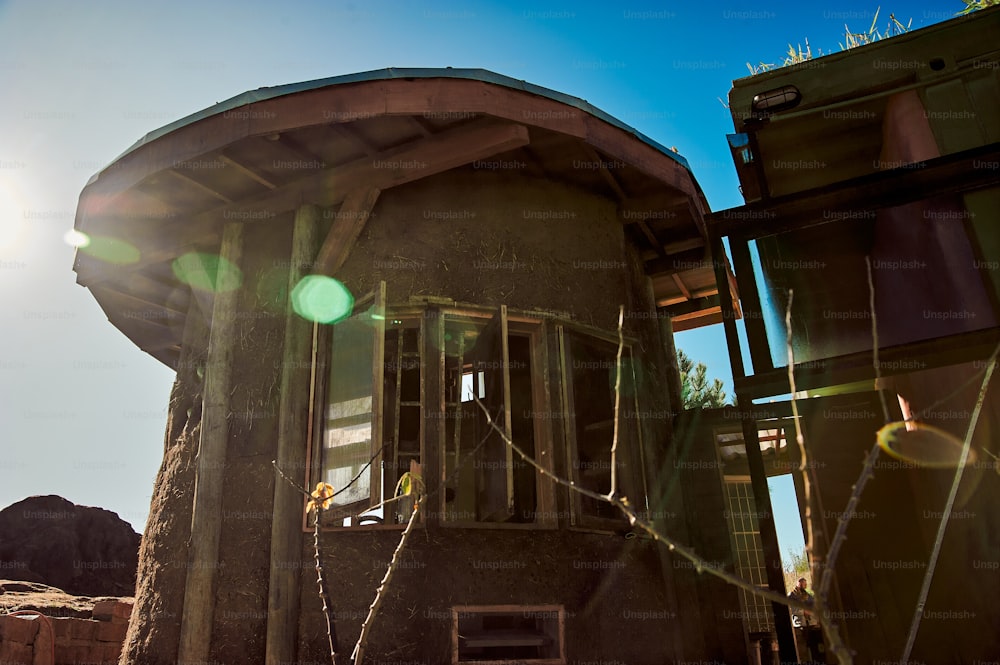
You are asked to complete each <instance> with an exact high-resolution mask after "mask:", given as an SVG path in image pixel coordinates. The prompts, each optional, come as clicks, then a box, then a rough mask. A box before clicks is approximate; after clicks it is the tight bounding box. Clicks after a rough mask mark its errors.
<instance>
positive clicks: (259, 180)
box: [218, 153, 278, 189]
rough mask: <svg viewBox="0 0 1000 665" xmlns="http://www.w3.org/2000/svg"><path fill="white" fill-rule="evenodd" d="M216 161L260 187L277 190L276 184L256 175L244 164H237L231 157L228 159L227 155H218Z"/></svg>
mask: <svg viewBox="0 0 1000 665" xmlns="http://www.w3.org/2000/svg"><path fill="white" fill-rule="evenodd" d="M218 159H219V161H220V162H225V163H226V164H228V165H229V166H232V167H233V168H234V169H236V170H237V171H239V172H240V173H242V174H243V175H245V176H246V177H248V178H250V179H251V180H253V181H254V182H256V183H258V184H260V185H264V186H265V187H267V188H268V189H277V187H278V185H277V184H276V183H273V182H271V181H270V180H268V179H267V178H265V177H264V176H262V175H261V174H259V173H257V172H256V171H254V170H253V169H252V168H250V167H249V166H247V165H246V164H243V163H242V162H239V161H237V160H235V159H233V158H232V157H230V156H229V155H226V154H225V153H221V154H219V158H218Z"/></svg>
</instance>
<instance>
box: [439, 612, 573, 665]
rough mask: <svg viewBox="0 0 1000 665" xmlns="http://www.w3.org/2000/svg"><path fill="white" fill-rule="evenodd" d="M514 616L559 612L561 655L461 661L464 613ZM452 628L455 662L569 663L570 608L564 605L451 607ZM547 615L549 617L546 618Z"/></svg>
mask: <svg viewBox="0 0 1000 665" xmlns="http://www.w3.org/2000/svg"><path fill="white" fill-rule="evenodd" d="M463 614H465V615H474V614H481V615H484V616H485V615H490V614H494V615H505V614H507V615H511V614H521V615H525V614H536V615H539V614H540V615H550V614H551V615H555V616H553V617H552V620H553V621H555V623H556V626H555V629H556V630H555V632H556V633H557V635H558V637H557V646H558V650H559V655H558V656H556V657H555V658H504V659H498V660H461V659H460V658H459V652H460V634H459V630H458V627H459V620H460V619H461V618H462V615H463ZM451 616H452V628H451V663H452V665H463V664H464V663H476V664H477V665H513V664H515V663H530V664H531V665H566V662H567V659H566V607H565V606H564V605H454V606H452V608H451ZM546 618H547V617H546Z"/></svg>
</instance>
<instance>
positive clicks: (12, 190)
mask: <svg viewBox="0 0 1000 665" xmlns="http://www.w3.org/2000/svg"><path fill="white" fill-rule="evenodd" d="M24 231H25V220H24V203H23V197H22V196H21V195H20V192H19V191H18V190H17V187H16V186H15V185H14V183H12V182H11V181H10V180H9V179H7V178H4V177H0V250H12V249H16V248H17V245H18V242H19V241H20V240H21V238H22V237H23V235H24Z"/></svg>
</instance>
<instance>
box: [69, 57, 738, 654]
mask: <svg viewBox="0 0 1000 665" xmlns="http://www.w3.org/2000/svg"><path fill="white" fill-rule="evenodd" d="M707 212H708V207H707V204H706V202H705V199H704V196H703V195H702V193H701V191H700V188H699V186H698V184H697V183H696V181H695V179H694V177H693V176H692V174H691V172H690V169H689V168H688V167H687V164H686V162H685V160H684V159H683V158H682V157H681V156H680V155H678V154H676V153H675V152H674V151H672V150H670V149H666V148H664V147H663V146H660V145H659V144H657V143H655V142H654V141H652V140H650V139H648V138H646V137H644V136H643V135H641V134H639V133H638V132H636V131H635V130H633V129H631V128H629V127H627V126H625V125H623V124H622V123H620V122H619V121H617V120H615V119H614V118H611V117H609V116H608V115H606V114H604V113H603V112H601V111H599V110H597V109H596V108H594V107H592V106H590V105H589V104H587V103H586V102H583V101H582V100H579V99H576V98H573V97H569V96H566V95H563V94H560V93H556V92H553V91H551V90H547V89H543V88H539V87H537V86H533V85H530V84H527V83H524V82H522V81H515V80H512V79H509V78H506V77H503V76H499V75H496V74H493V73H490V72H486V71H482V70H459V69H430V70H414V69H402V70H400V69H391V70H382V71H375V72H367V73H363V74H356V75H351V76H342V77H337V78H332V79H326V80H320V81H311V82H306V83H300V84H295V85H288V86H282V87H277V88H265V89H261V90H257V91H253V92H248V93H245V94H243V95H239V96H237V97H235V98H233V99H231V100H228V101H226V102H223V103H221V104H218V105H216V106H214V107H212V108H209V109H206V110H204V111H202V112H199V113H196V114H194V115H192V116H189V117H187V118H184V119H181V120H179V121H177V122H175V123H173V124H172V125H168V126H166V127H164V128H162V129H160V130H158V131H155V132H153V133H151V134H149V135H148V136H146V137H145V138H144V139H142V140H141V141H140V142H138V143H137V144H136V145H134V146H133V147H131V148H130V149H129V150H128V151H126V152H125V154H123V155H122V156H121V157H119V158H118V159H117V160H116V161H115V162H114V163H112V164H111V165H110V166H108V167H107V168H106V169H104V170H103V171H101V172H100V173H99V174H97V175H96V176H95V177H94V178H93V179H92V180H91V181H90V182H89V183H88V185H87V187H86V188H85V190H84V191H83V193H82V195H81V198H80V204H79V210H78V214H77V220H76V228H77V230H78V231H80V232H82V233H85V234H87V236H88V237H89V238H90V244H89V245H88V246H86V247H82V248H81V249H80V251H79V252H78V255H77V260H76V265H75V270H76V272H77V274H78V281H79V282H80V283H81V284H82V285H84V286H86V287H87V288H89V289H90V291H91V293H92V294H93V295H94V297H95V298H96V299H97V301H98V302H99V303H100V305H101V307H102V308H103V309H104V311H105V312H106V313H107V315H108V318H109V320H110V321H111V323H112V324H113V325H115V326H116V327H117V328H118V329H119V330H121V331H122V332H123V333H124V334H125V335H127V336H128V337H129V338H130V339H131V340H132V341H134V342H135V344H137V345H138V346H139V347H140V348H142V349H143V350H145V351H146V352H148V353H149V354H151V355H152V356H154V357H156V358H157V359H159V360H161V361H162V362H163V363H165V364H167V365H168V366H170V367H172V368H175V369H176V370H177V379H176V383H175V385H174V389H173V392H172V395H171V402H170V410H169V422H168V426H167V433H166V440H165V449H164V460H163V465H162V467H161V469H160V472H159V475H158V478H157V481H156V487H155V490H154V496H153V501H152V506H151V511H150V516H149V521H148V527H147V530H146V533H145V536H144V539H143V545H142V551H141V554H140V569H139V582H138V588H137V592H136V597H137V600H136V608H135V613H134V617H135V619H134V620H133V621H132V624H131V628H130V631H129V635H128V638H127V642H126V645H125V651H124V656H123V662H129V663H144V664H152V663H205V662H211V663H216V662H218V663H248V662H267V663H273V664H277V663H290V662H300V663H312V662H328V660H329V654H328V651H329V650H328V648H327V640H326V628H325V624H324V619H323V616H322V613H321V611H320V607H321V606H320V601H319V598H318V595H317V587H316V579H315V571H314V569H313V563H312V559H313V554H312V535H311V533H310V531H311V529H310V528H309V526H308V525H307V524H306V520H305V502H304V498H303V497H302V496H301V494H299V493H298V492H297V491H296V490H295V489H294V488H293V487H291V486H290V485H289V484H287V483H285V482H282V481H277V482H276V480H275V473H274V470H273V469H272V465H271V461H272V460H277V461H278V463H279V465H280V466H281V468H282V469H283V470H284V471H285V472H286V473H288V474H289V475H290V476H292V477H293V478H295V480H296V481H297V482H299V483H301V484H302V485H305V486H307V487H312V486H313V485H315V483H316V482H318V481H326V482H330V483H331V484H333V485H334V486H335V487H336V488H337V489H343V488H345V487H346V488H349V489H347V491H345V492H344V493H343V494H341V495H340V496H338V497H337V499H336V505H335V507H334V508H333V509H332V510H330V511H328V512H327V513H325V515H324V523H325V530H324V533H323V537H322V543H323V545H322V546H323V557H324V562H325V566H326V579H327V586H328V592H329V595H330V598H331V605H332V610H333V612H334V614H335V617H336V620H335V630H336V637H337V640H338V652H339V658H340V662H346V659H347V658H348V656H349V654H350V653H351V649H352V647H353V645H354V642H355V640H356V639H357V636H358V634H359V632H360V627H361V623H362V620H363V618H364V617H365V614H366V613H367V608H368V606H369V604H370V603H371V602H372V599H373V598H374V594H375V590H376V588H377V586H378V583H379V580H381V578H382V575H383V573H384V571H385V567H386V565H387V563H388V561H389V559H390V556H391V554H392V551H393V549H394V548H395V546H396V544H397V542H398V541H399V538H400V534H401V530H402V529H403V526H404V522H405V521H406V520H407V518H408V515H409V510H410V508H409V507H408V506H403V505H402V502H396V503H394V504H390V505H389V506H386V507H384V508H380V509H378V510H374V511H372V510H368V508H369V507H370V506H372V505H374V504H376V503H378V502H379V501H381V500H383V499H385V498H389V497H391V496H392V495H393V491H394V487H395V485H396V482H397V480H398V479H399V478H400V476H401V474H402V473H404V472H406V471H409V470H410V469H411V468H419V469H421V471H422V475H423V478H424V480H425V482H426V486H427V492H428V496H429V498H428V504H427V509H426V510H425V511H423V512H422V513H421V516H420V518H419V523H418V525H417V527H416V529H417V531H416V532H415V533H414V534H413V536H412V537H411V538H410V540H409V544H408V545H407V547H406V549H405V551H404V554H403V561H402V563H401V565H400V567H399V570H398V572H397V573H396V575H395V577H394V579H393V581H392V584H391V587H390V591H389V594H388V597H387V599H386V601H385V602H384V604H383V606H382V609H381V612H380V614H379V616H378V618H377V619H376V623H375V625H374V629H373V634H372V638H371V640H370V642H369V645H368V648H367V656H368V660H369V661H370V662H384V663H390V662H426V663H451V662H466V661H473V660H474V661H514V660H516V661H518V662H545V663H572V662H579V661H585V660H586V661H602V662H626V663H636V664H639V663H650V664H652V663H662V662H671V661H674V660H677V659H684V658H688V659H690V658H712V657H719V658H723V657H724V658H726V659H727V661H730V660H732V661H733V662H736V661H739V660H740V659H745V658H746V649H745V637H744V635H743V630H742V625H741V624H740V622H739V621H738V620H730V621H728V622H719V621H717V620H716V619H715V618H713V617H703V616H701V613H700V612H701V611H700V604H699V600H698V599H699V594H701V595H704V594H706V593H711V591H712V589H713V588H715V585H713V582H712V581H710V580H705V579H703V578H700V577H699V576H698V575H697V574H696V573H695V571H694V570H693V567H692V566H690V565H689V564H688V563H687V562H686V561H685V560H682V559H679V558H678V557H675V556H673V555H671V554H670V553H668V552H667V551H666V548H664V547H658V546H657V545H656V544H655V543H654V542H653V541H652V540H651V539H648V538H645V537H641V534H640V537H636V536H637V534H636V533H635V532H633V531H632V530H631V529H630V527H629V524H628V522H627V521H626V520H625V519H624V518H623V517H622V516H621V515H620V514H618V512H617V511H616V510H614V509H612V508H611V507H610V506H607V505H604V504H601V503H599V502H595V501H592V500H589V499H582V498H581V497H580V496H579V495H576V494H570V493H569V492H568V491H567V490H566V489H565V488H564V487H561V486H558V485H556V484H554V483H553V482H550V481H548V480H546V479H545V478H544V477H543V476H542V475H540V474H539V473H538V472H537V471H535V470H534V469H532V468H531V467H530V466H528V465H526V464H525V463H523V462H521V461H520V460H519V459H518V458H516V456H512V454H511V451H510V449H509V448H508V447H507V446H505V445H504V444H503V442H502V440H501V439H500V438H499V437H498V436H497V435H496V434H495V433H494V432H493V431H492V430H491V429H490V427H489V426H488V425H487V422H486V419H485V417H484V415H483V414H482V412H481V410H480V409H479V407H478V406H477V405H476V403H475V400H474V399H473V397H474V396H476V397H478V398H479V399H480V400H481V401H482V402H483V403H484V404H485V405H486V406H487V407H488V408H489V409H490V410H491V412H492V413H493V416H494V417H497V416H499V420H500V422H501V424H502V427H503V428H504V430H505V431H506V432H507V433H508V434H509V435H510V436H511V437H512V438H513V439H514V440H515V441H516V442H518V443H519V444H520V445H521V446H523V447H524V448H525V449H526V450H527V451H528V452H529V454H531V455H532V456H534V457H535V458H536V459H537V460H539V462H540V463H541V464H542V465H544V467H545V468H546V469H548V470H550V471H551V472H553V473H555V474H557V475H559V476H562V477H565V478H568V479H572V480H573V481H574V482H575V483H578V484H579V485H581V486H583V487H585V488H588V489H591V490H594V491H600V492H607V491H608V490H609V489H610V478H611V457H610V448H611V441H612V433H613V429H614V428H613V425H614V417H613V416H614V410H613V405H614V381H615V368H616V361H615V357H616V351H617V346H618V332H617V327H618V323H617V322H618V311H619V306H623V307H624V324H623V326H622V333H623V336H624V353H623V362H622V368H623V371H622V384H621V385H622V389H621V407H620V418H619V423H620V430H621V431H620V437H619V438H620V451H619V453H618V475H619V485H620V487H621V494H623V495H624V496H627V498H628V499H629V501H630V502H631V504H632V505H634V506H637V507H638V509H639V510H641V511H642V512H643V513H644V514H647V515H648V516H649V517H650V518H651V519H652V520H654V521H655V522H656V523H657V524H658V525H659V526H660V528H662V529H663V530H664V531H666V532H667V533H670V534H672V535H673V536H674V537H676V538H677V539H678V540H679V541H680V542H686V541H687V540H688V520H689V519H690V515H689V514H688V513H687V512H686V511H685V509H684V506H683V501H682V498H681V496H680V493H679V491H678V489H679V487H678V485H677V484H676V483H675V482H674V479H673V478H672V477H671V474H670V473H667V472H664V471H662V470H673V469H676V466H675V465H674V464H673V463H672V460H673V452H672V448H671V445H670V442H671V429H670V421H671V412H672V411H674V410H676V409H677V408H678V402H677V401H675V400H676V395H677V388H676V386H677V370H676V367H675V361H674V360H673V355H674V353H673V347H672V342H671V336H670V327H669V325H666V324H667V322H668V321H669V313H673V314H675V315H676V325H677V326H678V327H682V326H693V325H698V324H699V323H704V322H708V321H712V320H721V308H720V306H719V297H718V294H717V289H716V286H715V275H714V272H713V269H712V264H711V261H710V260H709V259H708V256H707V236H706V227H705V224H704V216H705V214H706V213H707ZM330 278H336V280H338V282H334V281H332V280H331V279H330ZM338 283H339V284H342V285H343V287H344V289H346V292H349V294H350V295H349V296H348V295H347V293H346V292H345V290H344V289H339V287H338ZM327 289H332V290H327ZM726 297H729V298H730V299H731V294H730V293H728V291H727V295H726ZM352 299H353V305H352V302H351V300H352ZM671 308H673V309H671ZM302 314H305V315H307V317H308V318H306V317H304V316H303V315H302ZM369 462H370V463H369ZM414 465H418V466H414ZM355 478H356V480H354V482H353V483H352V479H355ZM716 485H717V487H716V491H717V492H718V491H721V485H718V483H716ZM717 519H719V520H720V525H722V527H723V531H720V532H721V533H724V523H723V522H722V521H721V517H718V516H717ZM726 538H727V540H726V541H725V542H726V543H728V536H726ZM734 659H735V660H734Z"/></svg>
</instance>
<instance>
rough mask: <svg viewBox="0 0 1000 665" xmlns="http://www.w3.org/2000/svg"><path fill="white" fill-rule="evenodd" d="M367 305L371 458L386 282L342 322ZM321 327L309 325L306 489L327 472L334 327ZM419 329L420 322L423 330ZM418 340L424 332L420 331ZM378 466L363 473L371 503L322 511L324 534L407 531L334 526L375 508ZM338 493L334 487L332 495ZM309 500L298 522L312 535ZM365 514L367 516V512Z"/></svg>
mask: <svg viewBox="0 0 1000 665" xmlns="http://www.w3.org/2000/svg"><path fill="white" fill-rule="evenodd" d="M369 302H371V304H372V307H373V308H374V311H373V316H372V319H373V320H374V321H376V322H377V323H376V325H375V327H374V328H373V331H372V345H373V346H372V349H373V352H372V412H371V413H372V437H371V446H370V456H371V457H374V456H375V453H376V451H377V450H379V449H381V448H382V447H383V446H384V441H383V438H384V437H383V432H382V424H383V417H384V403H385V399H384V397H385V395H384V377H385V332H386V329H385V321H386V317H387V316H388V315H389V313H390V308H389V307H388V304H387V298H386V283H385V281H381V282H379V284H378V286H376V287H375V288H374V289H373V290H371V291H369V292H368V293H366V294H365V295H363V296H361V297H360V298H357V299H356V300H355V301H354V306H353V308H352V312H351V314H350V316H348V317H345V318H344V319H343V320H346V319H348V318H352V317H354V316H357V315H358V314H359V313H361V312H360V311H361V308H362V307H364V306H365V305H367V304H368V303H369ZM335 325H336V324H332V325H323V326H320V325H319V324H318V323H314V324H313V335H312V342H313V344H312V368H313V369H312V372H311V377H310V381H311V383H312V386H311V388H312V390H311V393H312V394H311V396H310V409H311V410H312V418H311V419H310V423H309V424H310V429H311V432H310V433H309V435H308V437H307V438H308V443H307V452H306V460H307V463H306V487H307V488H308V489H310V490H311V489H312V488H313V487H314V486H315V484H316V483H317V482H322V474H323V471H324V469H325V467H324V460H323V450H324V446H323V438H324V434H325V432H326V417H325V412H326V407H327V397H328V391H329V380H328V378H329V372H330V365H331V362H332V357H333V326H335ZM422 328H423V325H422V323H421V329H422ZM421 335H422V331H421ZM420 360H421V366H422V364H423V357H421V359H420ZM421 454H423V432H422V423H421ZM375 464H376V461H372V462H371V464H370V465H369V467H368V469H367V470H366V471H365V472H366V473H370V474H371V478H372V480H371V484H370V489H369V498H368V500H367V501H355V502H353V503H350V504H345V505H344V506H340V507H338V508H333V509H330V510H328V511H324V513H323V520H322V523H321V525H320V528H321V529H322V530H324V531H326V530H338V531H339V530H351V531H355V530H382V529H388V530H402V529H405V528H406V525H405V524H397V523H389V524H385V523H381V524H379V523H375V524H351V525H349V526H343V525H342V524H338V523H337V522H338V521H342V520H343V519H345V518H347V517H355V516H359V515H364V514H365V512H361V513H359V512H358V511H357V509H356V507H358V506H362V505H363V504H364V503H367V504H368V505H374V504H376V503H378V499H377V498H376V497H380V496H381V491H382V486H381V484H382V474H381V473H374V472H373V469H374V467H375ZM339 489H340V488H337V487H335V488H334V491H337V490H339ZM306 504H307V500H306V499H305V498H304V497H303V504H302V506H303V517H302V528H303V530H304V531H311V530H312V527H311V526H310V518H309V514H308V511H306V509H305V508H306ZM366 512H367V511H366Z"/></svg>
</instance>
